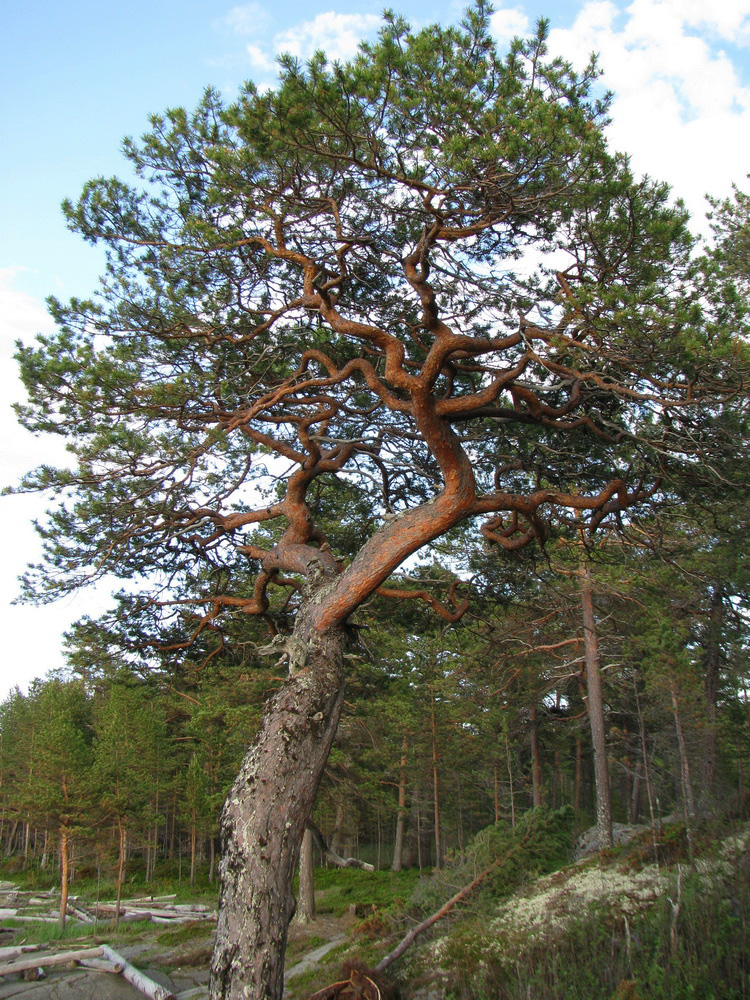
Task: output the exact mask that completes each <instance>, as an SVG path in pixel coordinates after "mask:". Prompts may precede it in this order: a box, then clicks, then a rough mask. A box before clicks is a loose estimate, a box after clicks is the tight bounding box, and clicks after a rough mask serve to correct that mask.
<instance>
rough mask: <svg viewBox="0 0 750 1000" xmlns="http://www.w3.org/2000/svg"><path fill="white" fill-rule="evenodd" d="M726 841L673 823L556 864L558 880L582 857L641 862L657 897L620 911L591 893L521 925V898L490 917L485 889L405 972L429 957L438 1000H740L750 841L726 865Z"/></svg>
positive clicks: (626, 869)
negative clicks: (441, 999) (653, 875)
mask: <svg viewBox="0 0 750 1000" xmlns="http://www.w3.org/2000/svg"><path fill="white" fill-rule="evenodd" d="M721 832H722V833H726V830H723V831H721ZM654 839H656V844H655V843H654ZM727 843H728V842H727V841H723V840H722V839H721V838H720V837H719V836H717V829H714V831H713V836H712V834H711V827H710V826H709V825H708V824H705V825H704V826H702V827H696V829H695V830H693V831H691V837H690V838H688V837H687V831H686V830H685V827H684V824H672V825H671V826H670V827H665V828H664V829H662V830H661V831H659V833H658V834H657V837H656V838H654V837H653V836H652V834H651V832H650V831H649V833H648V836H647V837H639V838H638V839H637V840H635V841H634V842H632V843H631V844H629V845H626V846H625V847H623V848H622V849H617V850H616V851H612V852H602V854H601V855H599V856H598V857H596V858H593V859H591V860H590V861H588V862H586V863H585V864H584V865H578V866H575V867H573V868H570V869H567V870H566V871H562V872H560V873H559V876H560V882H561V883H564V882H565V879H567V878H570V879H571V880H574V879H576V878H580V876H581V873H584V872H586V871H587V870H589V869H591V868H592V867H593V868H594V869H597V870H599V871H600V872H601V878H602V879H606V878H607V875H608V873H612V875H615V874H620V875H622V874H624V873H632V872H639V871H645V869H646V866H651V870H652V871H656V872H657V873H658V877H659V878H660V879H661V880H662V881H661V882H660V885H661V886H662V887H661V889H660V890H659V891H658V893H657V895H656V900H655V902H653V903H652V905H650V907H649V906H643V907H637V908H635V909H632V908H631V909H630V911H629V912H628V911H627V910H625V911H623V908H622V906H621V901H619V902H616V903H615V904H614V905H613V904H611V903H604V902H602V901H592V902H590V903H588V904H583V903H582V904H580V905H578V904H576V905H577V906H578V909H577V910H576V909H575V908H574V909H573V911H572V914H571V913H569V914H568V916H567V917H566V918H565V919H563V918H562V914H558V913H557V912H556V911H555V908H554V906H552V904H547V906H548V907H551V908H549V909H547V911H546V916H545V922H544V924H543V925H542V926H541V927H540V926H539V925H536V926H535V927H533V929H532V928H529V930H526V931H524V930H522V929H520V928H521V927H522V926H523V921H522V920H521V922H520V923H519V916H518V915H517V916H515V917H514V912H516V913H518V914H519V915H520V913H521V910H518V909H517V907H518V906H519V905H520V906H521V907H522V906H523V900H521V901H520V903H517V902H516V901H515V899H511V900H507V901H506V903H505V905H504V907H503V910H502V912H504V913H505V914H506V915H509V919H507V917H504V918H503V919H502V920H499V921H496V920H493V919H492V918H491V917H490V914H491V913H492V905H493V904H494V912H495V913H500V912H501V910H500V909H498V904H497V903H496V902H494V901H493V900H492V893H491V892H488V893H485V894H484V897H485V898H484V899H483V900H482V901H481V902H479V901H478V902H477V903H476V904H475V906H474V907H473V908H472V912H465V913H464V914H463V915H462V916H461V917H460V918H459V919H457V920H456V921H454V923H453V925H452V926H451V927H449V928H448V929H447V933H446V929H445V928H444V929H443V934H444V936H443V937H442V938H440V939H438V940H437V941H433V942H432V943H430V944H428V945H427V946H426V947H425V948H423V949H422V953H421V955H420V956H419V957H416V956H415V960H412V966H413V967H412V969H411V974H412V975H413V976H417V975H419V974H420V972H422V973H424V972H425V971H426V970H434V969H435V968H436V967H437V966H439V967H440V970H441V972H440V978H441V989H442V990H444V991H445V995H446V997H447V998H448V1000H581V998H585V1000H697V998H700V1000H750V851H749V850H748V848H747V846H745V847H744V849H742V848H739V849H735V853H734V854H733V855H732V861H731V864H730V863H728V862H727V859H728V857H729V854H728V853H727ZM655 856H657V857H660V858H661V859H662V861H661V862H660V865H659V866H658V867H657V866H656V865H655V863H654V857H655ZM667 857H668V858H670V860H671V862H672V863H671V866H668V865H667V864H665V863H664V860H663V859H665V858H667ZM693 859H694V860H695V866H693V864H692V860H693ZM553 879H555V880H557V875H555V876H553ZM548 882H549V880H547V883H548ZM547 883H545V884H547ZM514 920H515V923H514Z"/></svg>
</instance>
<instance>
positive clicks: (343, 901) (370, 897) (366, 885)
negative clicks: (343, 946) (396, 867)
mask: <svg viewBox="0 0 750 1000" xmlns="http://www.w3.org/2000/svg"><path fill="white" fill-rule="evenodd" d="M419 877H420V876H419V872H418V871H412V870H408V871H402V872H391V871H374V872H367V871H363V870H362V869H361V868H316V869H315V894H316V895H315V898H316V908H317V911H318V912H319V913H329V914H332V915H333V916H343V915H344V914H345V913H347V912H348V910H349V908H350V907H351V906H355V907H358V908H360V909H361V908H368V907H370V908H372V907H374V908H375V909H376V910H379V911H390V910H393V909H397V908H399V907H402V906H404V905H405V904H406V903H407V902H408V900H409V898H410V897H411V895H412V893H413V891H414V888H415V886H416V885H417V883H418V881H419ZM360 915H366V914H363V913H360Z"/></svg>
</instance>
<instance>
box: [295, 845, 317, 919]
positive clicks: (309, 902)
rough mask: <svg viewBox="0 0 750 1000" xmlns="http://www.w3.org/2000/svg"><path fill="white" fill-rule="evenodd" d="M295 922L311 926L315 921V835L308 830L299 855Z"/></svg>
mask: <svg viewBox="0 0 750 1000" xmlns="http://www.w3.org/2000/svg"><path fill="white" fill-rule="evenodd" d="M295 920H296V921H297V923H298V924H310V923H312V922H313V920H315V881H314V875H313V835H312V830H310V829H309V828H307V829H306V830H305V833H304V835H303V837H302V847H301V849H300V855H299V899H298V900H297V913H296V916H295Z"/></svg>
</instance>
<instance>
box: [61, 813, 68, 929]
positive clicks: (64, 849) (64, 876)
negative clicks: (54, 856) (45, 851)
mask: <svg viewBox="0 0 750 1000" xmlns="http://www.w3.org/2000/svg"><path fill="white" fill-rule="evenodd" d="M69 884H70V831H69V830H68V828H67V826H64V825H63V826H61V827H60V918H59V919H60V926H61V927H64V926H65V918H66V917H67V915H68V886H69Z"/></svg>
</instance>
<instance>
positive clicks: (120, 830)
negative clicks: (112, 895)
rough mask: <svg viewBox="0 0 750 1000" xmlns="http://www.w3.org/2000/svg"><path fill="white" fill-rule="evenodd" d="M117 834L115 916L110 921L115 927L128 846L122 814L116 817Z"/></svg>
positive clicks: (118, 913) (118, 920)
mask: <svg viewBox="0 0 750 1000" xmlns="http://www.w3.org/2000/svg"><path fill="white" fill-rule="evenodd" d="M117 834H118V842H119V854H118V865H117V902H116V904H115V916H114V920H113V921H112V923H113V924H114V926H115V927H117V926H118V924H119V923H120V900H121V899H122V883H123V881H124V879H125V855H126V853H127V848H128V831H127V828H126V826H125V824H124V823H123V821H122V816H118V817H117Z"/></svg>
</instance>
